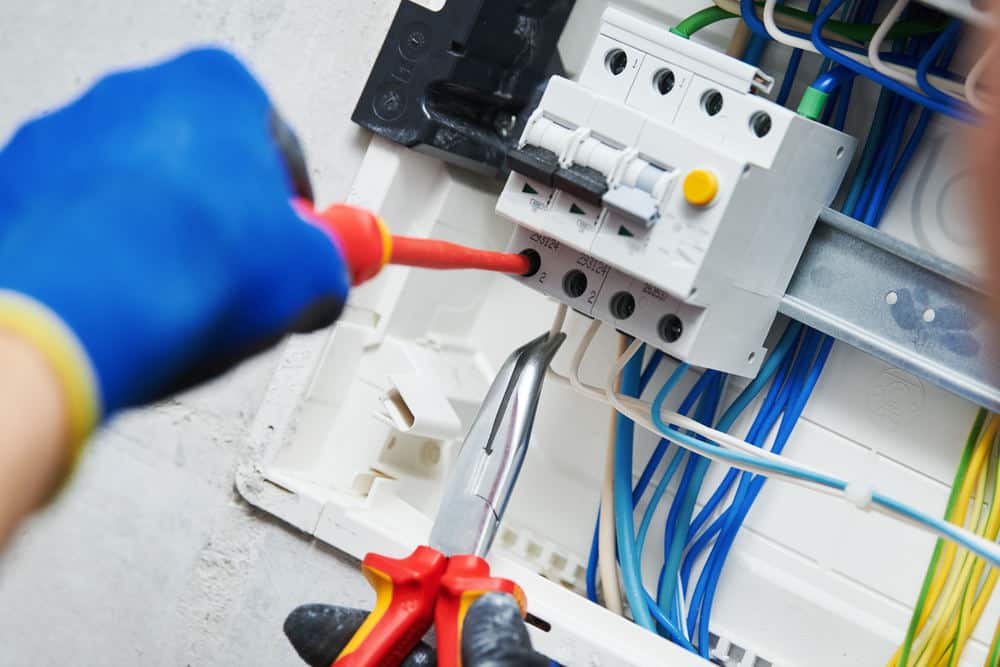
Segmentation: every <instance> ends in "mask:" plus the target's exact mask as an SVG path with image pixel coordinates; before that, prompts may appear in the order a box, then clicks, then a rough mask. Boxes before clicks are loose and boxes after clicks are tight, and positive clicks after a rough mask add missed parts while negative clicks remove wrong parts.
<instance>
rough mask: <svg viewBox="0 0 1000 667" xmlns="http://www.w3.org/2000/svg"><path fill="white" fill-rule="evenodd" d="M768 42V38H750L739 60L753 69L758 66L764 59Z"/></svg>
mask: <svg viewBox="0 0 1000 667" xmlns="http://www.w3.org/2000/svg"><path fill="white" fill-rule="evenodd" d="M768 41H770V38H766V37H761V36H760V35H753V36H751V37H750V42H749V43H748V44H747V48H746V51H744V52H743V57H742V58H740V60H742V61H743V62H745V63H747V64H748V65H753V66H754V67H756V66H757V65H759V64H760V61H761V59H763V57H764V51H765V50H766V49H767V43H768Z"/></svg>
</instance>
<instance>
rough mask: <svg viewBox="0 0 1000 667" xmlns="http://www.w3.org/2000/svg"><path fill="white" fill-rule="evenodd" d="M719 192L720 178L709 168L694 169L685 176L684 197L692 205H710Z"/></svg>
mask: <svg viewBox="0 0 1000 667" xmlns="http://www.w3.org/2000/svg"><path fill="white" fill-rule="evenodd" d="M717 194H719V179H718V178H716V177H715V174H714V173H712V172H711V171H709V170H708V169H692V170H691V171H689V172H688V174H687V176H685V177H684V199H686V200H687V202H688V203H689V204H691V205H692V206H708V205H709V204H711V203H712V200H713V199H715V195H717Z"/></svg>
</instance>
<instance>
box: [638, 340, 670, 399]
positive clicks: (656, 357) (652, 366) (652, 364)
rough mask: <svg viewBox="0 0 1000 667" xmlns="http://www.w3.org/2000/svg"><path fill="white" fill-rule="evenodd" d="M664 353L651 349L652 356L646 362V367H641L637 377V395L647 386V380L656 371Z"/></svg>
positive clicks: (650, 378)
mask: <svg viewBox="0 0 1000 667" xmlns="http://www.w3.org/2000/svg"><path fill="white" fill-rule="evenodd" d="M665 356H666V355H665V354H663V351H662V350H653V356H651V357H650V358H649V361H648V362H647V363H646V367H645V368H644V369H642V375H641V376H640V377H639V395H640V396H642V393H643V392H644V391H646V387H647V386H649V381H650V380H652V379H653V375H654V374H655V373H656V371H657V369H658V368H659V367H660V362H662V361H663V358H664V357H665Z"/></svg>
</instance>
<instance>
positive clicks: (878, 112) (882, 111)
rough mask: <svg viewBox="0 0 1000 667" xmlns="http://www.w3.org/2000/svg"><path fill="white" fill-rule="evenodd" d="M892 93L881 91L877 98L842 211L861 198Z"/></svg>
mask: <svg viewBox="0 0 1000 667" xmlns="http://www.w3.org/2000/svg"><path fill="white" fill-rule="evenodd" d="M893 97H895V94H894V93H890V92H889V91H887V90H883V91H882V92H881V93H880V94H879V97H878V104H877V105H876V107H875V115H874V116H873V117H872V125H871V129H870V130H869V131H868V138H867V139H866V140H865V149H864V152H863V153H862V154H861V161H860V162H858V168H857V170H856V171H855V172H854V179H853V180H852V182H851V187H850V189H849V190H848V193H847V198H846V199H845V200H844V210H845V211H851V210H853V209H854V207H855V205H857V203H858V199H860V198H861V191H862V190H863V189H864V185H865V182H866V181H867V180H868V174H869V173H871V168H872V164H873V163H874V162H875V156H876V151H877V149H878V148H879V147H880V146H881V139H882V134H883V131H884V128H885V120H886V116H888V114H889V107H890V106H891V103H892V98H893Z"/></svg>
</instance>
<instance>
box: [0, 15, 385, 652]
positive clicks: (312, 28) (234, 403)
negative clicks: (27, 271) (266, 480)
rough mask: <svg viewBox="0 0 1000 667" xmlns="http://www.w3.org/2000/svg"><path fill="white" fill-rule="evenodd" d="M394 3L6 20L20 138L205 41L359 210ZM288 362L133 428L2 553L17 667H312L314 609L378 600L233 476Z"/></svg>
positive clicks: (0, 575)
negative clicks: (362, 168) (300, 623)
mask: <svg viewBox="0 0 1000 667" xmlns="http://www.w3.org/2000/svg"><path fill="white" fill-rule="evenodd" d="M395 5H396V3H395V2H394V0H255V1H254V2H238V1H235V0H175V1H171V2H144V3H126V2H121V1H120V0H119V1H116V0H77V1H74V2H65V1H63V2H59V1H57V0H33V1H32V2H17V3H5V4H4V6H3V7H2V8H0V74H2V81H3V83H2V84H0V143H3V142H5V141H6V137H8V136H9V134H10V133H11V132H13V130H14V129H15V128H16V127H17V125H18V124H19V123H20V122H21V121H22V120H23V119H24V118H25V117H27V116H30V115H32V114H35V113H38V112H40V111H43V110H45V109H48V108H52V107H54V106H57V105H59V104H60V103H62V102H64V101H66V100H68V99H70V98H71V97H73V96H74V95H75V94H77V93H78V92H80V91H81V90H82V89H84V88H85V87H86V86H87V85H88V84H89V83H90V82H92V81H93V80H94V79H95V78H96V77H98V76H99V75H100V74H101V73H102V72H105V71H107V70H109V69H112V68H115V67H121V66H127V65H134V64H140V63H143V62H148V61H151V60H155V59H158V58H161V57H163V56H165V55H168V54H170V53H173V52H176V51H179V50H181V49H183V48H185V47H186V46H189V45H192V44H196V43H208V42H212V43H218V44H223V45H227V46H229V47H231V48H232V49H234V50H235V51H236V52H237V53H238V54H240V55H241V56H242V57H243V58H244V59H245V60H246V61H247V62H248V63H249V64H250V65H251V67H252V68H253V70H254V71H255V72H256V73H257V75H258V76H259V77H260V78H261V79H262V80H263V82H264V84H265V85H266V87H267V88H268V89H269V90H270V92H271V95H272V97H273V99H274V100H275V101H276V103H277V104H278V106H279V107H280V108H281V110H282V112H283V113H284V115H285V116H286V118H287V119H288V120H289V121H290V122H291V123H292V124H293V125H294V126H295V127H296V129H297V130H298V131H299V134H300V137H301V138H302V140H303V142H304V144H305V146H306V148H307V151H308V153H309V156H310V162H311V168H312V177H313V181H314V184H315V187H316V190H317V196H318V200H319V201H320V202H321V203H322V202H328V201H332V200H334V199H338V198H342V197H344V196H345V195H346V194H347V191H348V188H349V187H350V182H351V179H352V178H353V175H354V173H355V171H356V170H357V165H358V163H359V161H360V159H361V155H362V153H363V151H364V147H365V145H366V143H367V136H366V135H365V134H363V133H362V132H360V131H358V130H357V129H355V128H354V127H353V126H352V125H351V124H350V123H349V120H348V119H349V116H350V112H351V109H352V108H353V102H354V100H355V99H356V98H357V95H358V93H359V92H360V89H361V86H362V85H363V84H364V80H365V77H366V74H367V72H368V69H369V68H370V65H371V62H372V61H373V59H374V57H375V54H376V53H377V51H378V48H379V45H380V44H381V40H382V36H383V35H384V33H385V30H386V29H387V27H388V24H389V21H390V19H391V17H392V13H393V11H394V8H395ZM275 360H276V356H275V355H274V354H271V355H268V356H265V357H263V358H261V359H258V360H255V361H253V362H251V363H249V364H247V365H245V366H244V367H242V368H240V369H238V370H237V371H236V372H234V373H232V374H230V375H229V376H227V377H225V378H223V379H222V380H220V381H218V382H216V383H214V384H213V385H211V386H209V387H205V388H202V389H199V390H198V391H196V392H193V393H189V394H185V395H183V396H180V397H178V398H176V399H175V400H172V401H169V402H167V403H165V404H161V405H157V406H155V407H153V408H149V409H146V410H142V411H137V412H134V413H132V414H128V415H125V416H123V417H122V418H120V419H117V420H116V421H115V422H114V423H112V424H110V425H109V427H108V428H107V429H106V430H105V432H104V433H103V434H102V436H101V437H99V438H97V439H96V440H95V442H93V443H92V446H91V448H90V453H89V455H88V456H87V457H86V460H85V462H84V464H83V466H82V467H81V470H80V471H79V474H78V475H77V478H76V479H75V480H74V482H73V484H72V486H71V487H70V489H69V490H68V491H67V492H66V493H65V494H64V495H63V497H62V498H61V499H60V500H59V501H58V502H57V503H56V504H55V506H54V507H52V508H51V509H49V510H48V511H46V512H45V513H43V514H42V515H41V516H39V517H38V518H37V519H35V520H34V521H32V522H31V523H30V524H29V525H27V526H26V527H25V528H24V530H23V531H22V532H21V535H20V536H19V537H18V539H17V540H16V541H15V543H14V545H13V546H12V547H11V548H10V549H9V551H8V552H7V553H6V554H4V555H3V556H0V637H2V639H3V649H2V651H0V665H4V666H6V665H18V666H20V665H40V666H44V665H65V664H77V665H99V664H100V665H115V666H117V665H122V666H124V665H135V664H143V665H149V666H150V667H154V666H159V665H236V664H241V665H298V664H300V663H299V661H298V659H297V658H296V657H295V655H294V653H293V652H292V651H291V649H290V648H289V647H288V646H287V644H286V642H285V640H284V637H283V636H282V634H281V621H282V620H283V618H284V615H285V614H286V613H287V612H288V611H289V610H290V609H291V608H292V607H294V606H295V605H296V604H298V603H301V602H307V601H337V602H342V603H347V604H355V605H367V604H370V595H369V593H368V588H367V585H366V584H364V582H363V580H362V579H361V578H360V576H359V575H358V574H357V572H356V569H355V564H354V563H351V562H348V561H346V560H342V559H341V558H340V557H339V556H338V555H337V554H335V553H334V552H333V551H332V550H330V549H328V548H327V547H325V546H323V545H320V544H316V543H314V542H312V541H310V540H308V539H306V538H304V537H303V536H302V535H301V534H300V533H297V532H295V531H293V530H290V529H287V528H286V527H285V526H284V525H281V524H278V523H276V522H274V521H272V520H270V519H269V518H268V517H267V516H265V515H262V514H261V513H259V512H256V511H254V510H252V509H251V508H250V507H249V506H248V505H246V503H244V502H243V501H242V500H241V499H240V498H239V497H238V495H237V494H236V492H235V491H234V487H233V471H234V469H235V467H236V463H237V462H238V461H239V460H240V457H241V452H240V447H241V446H243V443H244V441H245V439H244V435H245V433H246V429H247V426H248V424H249V423H250V420H251V419H252V418H253V415H254V413H255V411H256V409H257V406H258V404H259V402H260V400H261V397H262V395H263V392H264V389H265V387H266V385H267V383H268V380H269V378H270V376H271V372H272V370H273V367H274V363H275Z"/></svg>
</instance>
